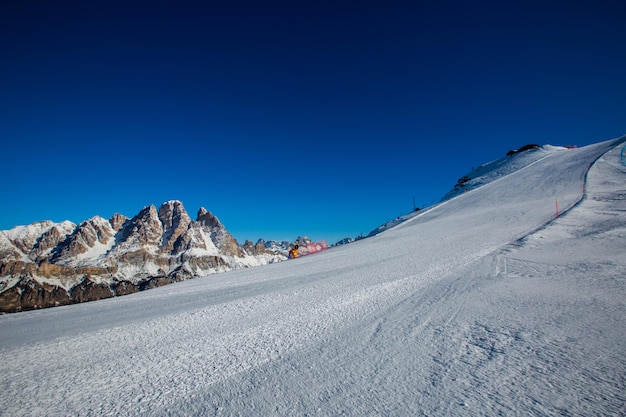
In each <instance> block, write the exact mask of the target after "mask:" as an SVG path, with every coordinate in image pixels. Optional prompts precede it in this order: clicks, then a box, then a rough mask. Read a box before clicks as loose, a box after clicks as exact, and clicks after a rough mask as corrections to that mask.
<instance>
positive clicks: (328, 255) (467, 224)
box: [0, 138, 626, 417]
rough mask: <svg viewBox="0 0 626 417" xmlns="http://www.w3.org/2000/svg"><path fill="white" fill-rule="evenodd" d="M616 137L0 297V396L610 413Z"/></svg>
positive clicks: (234, 408)
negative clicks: (362, 212)
mask: <svg viewBox="0 0 626 417" xmlns="http://www.w3.org/2000/svg"><path fill="white" fill-rule="evenodd" d="M623 142H624V138H622V139H619V140H613V141H608V142H603V143H599V144H596V145H592V146H588V147H584V148H580V149H575V150H564V149H558V148H546V147H544V148H542V149H537V150H533V151H529V153H527V154H526V155H524V154H525V153H521V154H518V155H513V156H512V157H511V158H510V159H508V160H507V161H506V162H500V163H498V164H499V165H498V167H499V168H498V169H491V170H489V173H488V175H491V177H490V178H488V181H483V183H482V185H480V186H477V187H476V188H473V189H470V190H469V191H467V192H465V191H464V190H463V191H462V192H459V193H458V194H456V195H455V196H452V197H450V198H449V199H446V200H445V201H444V202H443V203H441V204H439V205H437V206H435V207H433V208H431V209H429V210H424V211H422V212H419V213H414V214H413V215H412V216H410V217H407V218H405V219H403V220H404V221H403V222H402V223H400V224H398V225H395V226H392V225H390V226H389V227H387V230H384V231H381V232H380V233H378V234H376V235H375V236H373V237H370V238H367V239H363V240H360V241H358V242H355V243H352V244H350V245H346V246H341V247H338V248H335V249H332V250H329V251H326V252H324V253H321V254H319V255H315V256H311V257H304V258H301V259H296V260H293V261H290V262H283V263H277V264H271V265H266V266H262V267H258V268H253V269H246V270H237V271H231V272H226V273H224V274H219V275H212V276H210V277H206V278H199V279H195V280H191V281H184V282H179V283H176V284H173V285H169V286H165V287H160V288H156V289H153V290H151V291H146V292H140V293H136V294H132V295H128V296H125V297H117V298H111V299H106V300H100V301H96V302H93V303H84V304H75V305H69V306H63V307H58V308H54V309H47V310H37V311H29V312H24V313H20V314H12V315H4V316H0V353H1V354H2V361H1V362H0V375H1V376H0V378H1V381H2V386H1V389H0V404H2V407H0V415H1V416H12V417H14V416H65V415H73V416H102V415H120V416H162V415H169V416H182V415H203V416H211V415H215V416H231V415H256V416H261V415H263V416H286V415H329V416H330V415H332V416H336V415H348V416H363V415H381V416H382V415H384V416H395V415H398V416H400V415H402V416H405V415H415V416H419V415H424V416H480V415H488V416H495V415H507V416H508V415H524V416H526V415H536V416H553V415H554V416H556V415H558V416H562V415H585V416H606V415H624V410H625V409H626V408H625V401H626V394H625V392H626V386H625V385H626V383H625V381H626V380H625V378H624V375H626V351H625V346H626V334H625V332H624V322H625V319H626V304H625V303H626V301H625V300H626V259H625V256H624V254H625V253H626V216H624V212H626V181H625V179H626V167H625V166H624V165H623V164H622V162H621V160H620V153H621V152H622V149H623ZM520 158H522V159H520ZM521 162H523V163H521ZM510 164H513V165H510ZM516 164H519V165H516ZM511 166H515V169H510V167H511ZM494 167H495V166H494ZM590 167H591V168H590ZM499 170H500V171H499ZM498 172H500V174H499V173H498ZM485 175H487V173H486V174H485ZM474 179H475V180H476V181H482V180H480V179H479V178H478V176H476V177H475V178H474ZM485 179H486V177H484V176H483V180H485ZM555 197H556V198H558V202H559V206H560V217H558V218H556V211H555Z"/></svg>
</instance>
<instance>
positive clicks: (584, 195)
mask: <svg viewBox="0 0 626 417" xmlns="http://www.w3.org/2000/svg"><path fill="white" fill-rule="evenodd" d="M607 142H612V141H607ZM625 142H626V135H625V136H622V137H620V138H617V139H614V143H612V144H611V145H609V146H610V148H609V149H607V150H606V151H604V152H602V153H601V154H599V155H598V156H597V157H596V158H594V160H593V161H591V162H590V163H589V166H588V167H587V169H586V170H585V175H584V177H583V189H582V194H581V196H580V198H579V199H578V200H577V201H575V202H574V203H573V204H571V205H570V206H568V207H566V208H565V209H563V210H560V213H559V216H558V217H557V216H555V217H553V218H551V219H550V220H548V221H547V222H546V223H544V224H542V225H540V226H538V227H537V228H535V229H533V230H531V231H529V232H528V233H526V234H525V235H524V236H521V237H520V238H518V239H516V240H515V241H514V242H511V243H513V244H521V243H522V241H523V240H524V239H526V238H527V237H529V236H531V235H533V234H535V233H537V232H539V231H541V230H544V229H545V228H546V227H548V226H549V225H551V224H552V223H553V222H554V221H555V220H557V219H558V218H559V217H562V216H564V215H566V214H567V213H568V212H569V211H570V210H572V209H573V208H575V207H578V206H579V205H580V204H581V203H582V202H583V201H584V200H585V199H586V198H587V182H588V177H589V170H591V167H592V166H593V165H594V164H595V163H596V162H598V160H599V159H600V158H602V157H603V156H604V155H606V154H607V153H609V152H611V151H612V150H614V149H615V148H616V147H618V146H619V145H621V144H622V143H625ZM625 148H626V146H625ZM542 159H544V158H542ZM540 160H541V159H540ZM540 160H539V161H540ZM539 161H536V162H539ZM530 165H532V164H530ZM530 165H528V166H530ZM516 172H519V171H516ZM513 174H515V172H514V173H513ZM500 179H501V178H498V180H500ZM496 181H497V180H496ZM494 182H495V181H494Z"/></svg>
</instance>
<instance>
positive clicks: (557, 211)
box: [554, 197, 559, 217]
mask: <svg viewBox="0 0 626 417" xmlns="http://www.w3.org/2000/svg"><path fill="white" fill-rule="evenodd" d="M554 203H555V204H556V217H559V200H558V198H556V197H554Z"/></svg>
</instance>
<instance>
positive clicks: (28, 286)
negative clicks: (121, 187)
mask: <svg viewBox="0 0 626 417" xmlns="http://www.w3.org/2000/svg"><path fill="white" fill-rule="evenodd" d="M268 248H271V249H268ZM284 252H285V248H284V243H283V244H278V243H277V242H265V241H263V240H260V241H259V242H257V244H252V242H245V243H244V244H242V245H240V244H238V243H237V241H236V240H235V238H234V237H233V236H232V235H231V234H230V233H229V232H228V231H227V230H226V228H225V227H224V225H223V224H222V223H221V222H220V221H219V219H218V218H217V217H216V216H214V215H213V214H212V213H210V212H209V211H207V210H206V209H205V208H203V207H202V208H200V210H199V211H198V214H197V216H196V220H192V219H191V217H190V216H189V214H188V213H187V211H186V210H185V207H184V206H183V204H182V203H181V202H180V201H176V200H172V201H168V202H165V203H163V204H162V205H161V206H160V207H159V209H158V210H157V208H156V207H155V206H154V205H150V206H147V207H144V208H143V209H142V210H141V211H140V212H139V213H138V214H137V215H136V216H134V217H132V218H128V217H126V216H123V215H121V214H118V213H116V214H114V215H113V216H112V217H111V219H109V220H106V219H104V218H102V217H100V216H95V217H92V218H91V219H88V220H85V221H83V222H81V223H80V224H78V225H76V224H74V223H72V222H69V221H64V222H62V223H53V222H51V221H43V222H38V223H33V224H31V225H28V226H17V227H15V228H13V229H11V230H8V231H0V259H1V260H0V311H19V310H26V309H33V308H41V307H50V306H54V305H61V304H69V303H74V302H82V301H89V300H96V299H100V298H107V297H112V296H116V295H123V294H128V293H132V292H136V291H140V290H143V289H147V288H152V287H155V286H161V285H165V284H167V283H170V282H174V281H181V280H185V279H190V278H194V277H198V276H202V275H209V274H212V273H216V272H221V271H227V270H231V269H237V268H245V267H250V266H257V265H263V264H267V263H272V262H277V261H281V260H284V259H286V257H285V254H284Z"/></svg>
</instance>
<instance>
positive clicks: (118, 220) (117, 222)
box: [109, 213, 128, 232]
mask: <svg viewBox="0 0 626 417" xmlns="http://www.w3.org/2000/svg"><path fill="white" fill-rule="evenodd" d="M127 220H128V217H126V216H124V215H122V214H120V213H115V214H114V215H113V216H112V217H111V218H110V219H109V223H111V227H113V230H115V231H116V232H117V231H119V230H121V229H122V227H123V226H124V223H126V221H127Z"/></svg>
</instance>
